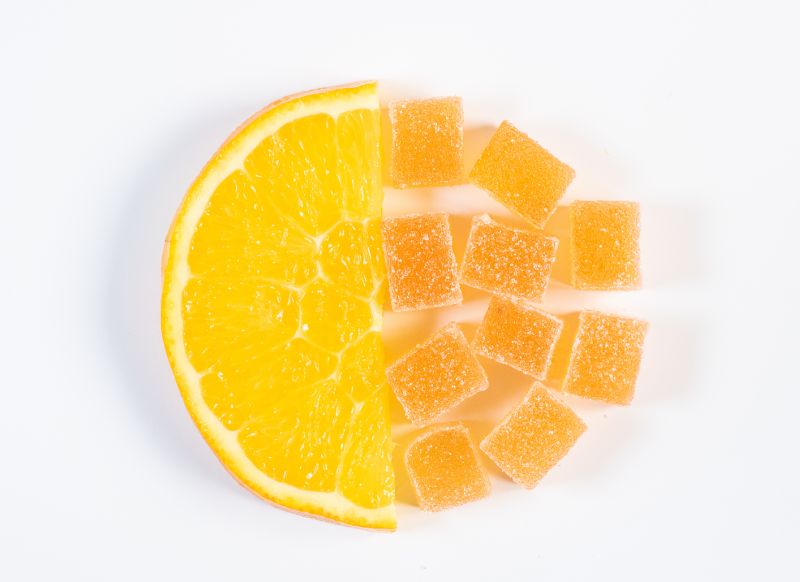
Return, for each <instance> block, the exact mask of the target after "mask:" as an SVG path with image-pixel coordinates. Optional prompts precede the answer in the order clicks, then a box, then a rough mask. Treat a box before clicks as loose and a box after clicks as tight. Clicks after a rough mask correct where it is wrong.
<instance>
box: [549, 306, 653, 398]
mask: <svg viewBox="0 0 800 582" xmlns="http://www.w3.org/2000/svg"><path fill="white" fill-rule="evenodd" d="M646 333H647V322H645V321H641V320H638V319H631V318H629V317H621V316H619V315H611V314H608V313H600V312H597V311H582V312H581V313H580V315H579V316H578V330H577V332H576V335H575V342H574V343H573V345H572V354H571V356H570V360H569V366H568V368H567V374H566V377H565V378H564V384H563V389H564V390H565V391H566V392H570V393H572V394H577V395H578V396H584V397H586V398H594V399H595V400H603V401H605V402H610V403H612V404H629V403H630V401H631V400H632V399H633V391H634V388H635V387H636V377H637V376H638V375H639V364H640V362H641V360H642V348H643V346H644V338H645V335H646Z"/></svg>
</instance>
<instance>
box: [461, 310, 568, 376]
mask: <svg viewBox="0 0 800 582" xmlns="http://www.w3.org/2000/svg"><path fill="white" fill-rule="evenodd" d="M563 325H564V324H563V322H562V321H561V320H560V319H558V318H557V317H555V316H553V315H550V314H549V313H545V312H544V311H541V310H539V309H536V308H535V307H531V306H530V305H526V304H524V303H519V302H516V301H509V300H507V299H502V298H500V297H493V298H492V300H491V301H490V302H489V308H488V309H487V310H486V314H485V315H484V316H483V321H482V322H481V324H480V326H479V327H478V331H476V332H475V339H474V340H473V342H472V349H473V350H475V352H476V353H478V354H481V355H484V356H486V357H487V358H491V359H492V360H495V361H497V362H500V363H501V364H506V365H508V366H511V367H512V368H515V369H517V370H519V371H520V372H522V373H523V374H527V375H529V376H533V377H534V378H538V379H540V380H543V379H544V378H545V375H546V374H547V368H548V367H549V366H550V360H551V358H552V357H553V349H554V348H555V345H556V340H557V339H558V336H559V334H560V333H561V328H562V327H563Z"/></svg>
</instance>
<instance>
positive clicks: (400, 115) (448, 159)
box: [389, 97, 464, 188]
mask: <svg viewBox="0 0 800 582" xmlns="http://www.w3.org/2000/svg"><path fill="white" fill-rule="evenodd" d="M389 119H390V121H391V124H392V153H391V161H390V165H389V178H390V180H391V181H392V184H393V185H394V186H395V187H396V188H416V187H423V186H449V185H453V184H461V183H463V182H464V112H463V110H462V108H461V98H460V97H441V98H438V99H411V100H408V101H395V102H394V103H390V104H389Z"/></svg>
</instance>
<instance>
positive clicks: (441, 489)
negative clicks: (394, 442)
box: [405, 422, 491, 511]
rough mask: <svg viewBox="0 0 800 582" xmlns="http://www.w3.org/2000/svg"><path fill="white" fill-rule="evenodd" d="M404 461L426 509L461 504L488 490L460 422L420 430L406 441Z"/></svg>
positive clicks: (476, 498)
mask: <svg viewBox="0 0 800 582" xmlns="http://www.w3.org/2000/svg"><path fill="white" fill-rule="evenodd" d="M405 462H406V470H407V471H408V476H409V478H410V480H411V484H412V485H413V487H414V490H415V491H416V493H417V499H418V500H419V506H420V507H421V508H422V509H424V510H426V511H441V510H443V509H448V508H450V507H456V506H457V505H463V504H465V503H468V502H470V501H476V500H478V499H481V498H483V497H486V496H488V495H489V492H490V491H491V485H490V484H489V478H488V477H487V475H486V473H485V471H484V469H483V467H482V466H481V463H480V460H479V459H478V452H477V450H476V449H475V445H473V444H472V439H471V438H470V436H469V431H468V430H467V427H465V426H464V425H463V424H461V423H460V422H456V423H450V424H440V425H435V426H431V427H429V428H428V429H426V430H425V431H423V432H422V433H420V434H419V436H417V437H416V438H415V439H414V440H413V441H412V442H411V443H410V444H409V445H408V448H407V449H406V456H405Z"/></svg>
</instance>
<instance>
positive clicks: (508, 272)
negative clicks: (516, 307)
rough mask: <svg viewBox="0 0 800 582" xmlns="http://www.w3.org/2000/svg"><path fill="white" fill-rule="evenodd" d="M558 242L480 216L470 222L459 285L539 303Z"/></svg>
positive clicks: (548, 278) (539, 234) (551, 238)
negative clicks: (470, 226)
mask: <svg viewBox="0 0 800 582" xmlns="http://www.w3.org/2000/svg"><path fill="white" fill-rule="evenodd" d="M557 248H558V239H557V238H554V237H551V236H545V235H544V233H542V232H541V231H539V232H533V231H530V230H523V229H520V228H512V227H510V226H506V225H504V224H500V223H499V222H496V221H494V220H492V219H491V218H490V217H489V216H488V215H486V214H483V215H480V216H476V217H474V218H473V219H472V228H471V230H470V232H469V239H468V240H467V250H466V252H465V253H464V260H463V261H462V263H461V283H462V284H464V285H469V286H470V287H475V288H476V289H481V290H483V291H487V292H489V293H492V294H494V295H499V296H501V297H506V298H509V299H522V300H527V301H532V302H539V301H541V300H542V296H543V295H544V291H545V288H546V287H547V283H548V281H549V280H550V270H551V268H552V266H553V263H554V262H555V260H556V249H557Z"/></svg>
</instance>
